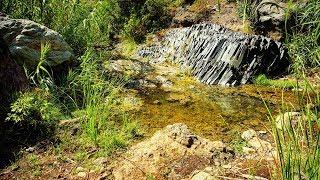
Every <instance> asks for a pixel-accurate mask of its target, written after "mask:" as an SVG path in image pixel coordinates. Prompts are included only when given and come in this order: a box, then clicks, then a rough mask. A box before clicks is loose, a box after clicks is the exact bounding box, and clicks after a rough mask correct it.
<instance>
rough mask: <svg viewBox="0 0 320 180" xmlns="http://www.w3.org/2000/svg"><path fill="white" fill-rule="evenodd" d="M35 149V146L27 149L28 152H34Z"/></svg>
mask: <svg viewBox="0 0 320 180" xmlns="http://www.w3.org/2000/svg"><path fill="white" fill-rule="evenodd" d="M34 151H35V148H34V147H29V148H27V149H26V152H29V153H32V152H34Z"/></svg>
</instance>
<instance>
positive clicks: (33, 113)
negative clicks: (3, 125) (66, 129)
mask: <svg viewBox="0 0 320 180" xmlns="http://www.w3.org/2000/svg"><path fill="white" fill-rule="evenodd" d="M62 117H63V115H62V113H61V112H60V108H59V106H58V105H57V104H55V103H54V102H53V100H52V97H51V96H50V94H49V93H48V92H47V91H44V90H41V89H35V90H34V91H30V92H26V93H22V94H21V95H20V96H19V97H18V98H17V100H16V101H15V102H13V103H12V105H11V112H10V113H9V114H8V117H7V118H6V120H8V121H14V122H26V123H29V124H35V125H36V124H38V123H45V124H53V123H55V122H57V121H58V120H60V119H61V118H62Z"/></svg>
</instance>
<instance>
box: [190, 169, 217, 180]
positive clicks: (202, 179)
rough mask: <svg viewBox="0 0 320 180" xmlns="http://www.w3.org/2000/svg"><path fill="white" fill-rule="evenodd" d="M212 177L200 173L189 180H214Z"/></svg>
mask: <svg viewBox="0 0 320 180" xmlns="http://www.w3.org/2000/svg"><path fill="white" fill-rule="evenodd" d="M214 179H216V178H214V177H213V176H211V175H210V174H209V173H206V172H203V171H200V172H199V173H197V174H195V175H194V176H193V177H192V178H191V180H214Z"/></svg>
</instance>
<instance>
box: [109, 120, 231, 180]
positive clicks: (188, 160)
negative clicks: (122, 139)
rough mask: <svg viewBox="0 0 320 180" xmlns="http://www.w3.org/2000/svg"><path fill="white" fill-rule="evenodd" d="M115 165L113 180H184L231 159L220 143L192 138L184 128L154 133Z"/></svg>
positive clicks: (170, 126)
mask: <svg viewBox="0 0 320 180" xmlns="http://www.w3.org/2000/svg"><path fill="white" fill-rule="evenodd" d="M124 156H125V157H124V158H123V160H122V161H119V162H117V164H116V165H115V169H114V170H113V175H114V179H128V180H130V179H132V180H134V179H146V178H147V177H153V178H155V179H184V178H190V177H192V173H193V172H194V171H196V170H201V169H203V168H205V167H207V166H208V165H213V166H214V165H216V166H219V165H222V164H224V163H227V162H228V161H229V160H231V159H233V158H234V154H233V152H232V151H230V150H228V148H227V147H226V146H225V145H224V144H223V143H222V142H221V141H210V140H208V139H204V138H201V137H199V136H197V135H194V134H193V133H191V132H190V131H189V129H188V128H187V126H186V125H184V124H174V125H169V126H167V127H165V128H164V129H163V130H160V131H158V132H156V134H155V135H154V136H153V137H151V138H150V139H148V140H146V141H143V142H141V143H139V144H137V145H135V146H133V147H131V149H130V150H129V151H128V152H127V153H126V154H125V155H124Z"/></svg>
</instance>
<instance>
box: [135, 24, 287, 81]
mask: <svg viewBox="0 0 320 180" xmlns="http://www.w3.org/2000/svg"><path fill="white" fill-rule="evenodd" d="M139 55H140V56H142V57H150V58H153V59H157V60H163V59H172V60H174V61H175V62H178V63H179V64H181V65H182V66H183V67H188V68H191V69H192V73H193V75H194V76H195V77H196V78H198V79H199V80H200V81H201V82H203V83H206V84H210V85H213V84H219V85H225V86H235V85H240V84H246V83H249V82H251V81H252V79H253V77H254V76H255V75H258V74H267V75H269V76H280V75H282V74H284V73H286V72H287V69H288V66H289V60H288V53H287V50H286V48H285V47H284V45H282V44H281V43H280V42H276V41H274V40H272V39H270V38H266V37H264V36H257V35H250V36H249V35H244V34H242V33H236V32H232V31H230V30H228V29H226V28H224V27H222V26H219V25H215V24H197V25H193V26H192V27H187V28H175V29H171V30H168V31H167V32H166V33H165V34H164V36H163V37H162V38H160V40H159V42H158V43H155V44H154V45H153V46H151V47H147V48H143V49H142V50H140V51H139Z"/></svg>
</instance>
